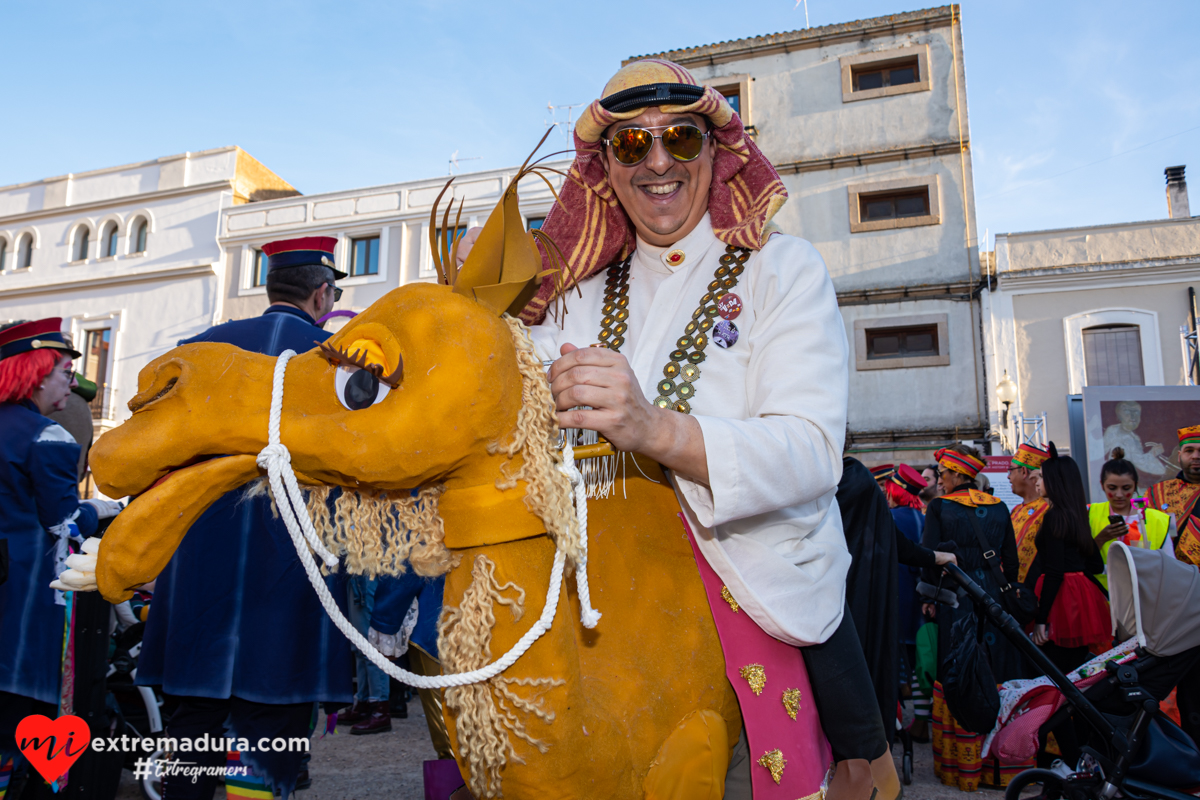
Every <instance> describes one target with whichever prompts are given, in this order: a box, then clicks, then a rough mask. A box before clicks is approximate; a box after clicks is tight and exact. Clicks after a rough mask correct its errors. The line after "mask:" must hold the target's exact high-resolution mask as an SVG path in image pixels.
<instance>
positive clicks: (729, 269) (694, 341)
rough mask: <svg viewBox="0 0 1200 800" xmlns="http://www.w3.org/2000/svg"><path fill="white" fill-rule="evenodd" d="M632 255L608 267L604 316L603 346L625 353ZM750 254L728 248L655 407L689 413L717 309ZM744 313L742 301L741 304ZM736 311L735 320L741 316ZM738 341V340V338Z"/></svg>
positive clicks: (674, 356)
mask: <svg viewBox="0 0 1200 800" xmlns="http://www.w3.org/2000/svg"><path fill="white" fill-rule="evenodd" d="M632 258H633V256H632V255H631V256H629V257H628V258H626V259H625V260H624V261H620V262H618V263H616V264H613V265H611V266H610V267H609V268H608V274H607V277H606V278H605V284H604V285H605V293H604V307H603V308H602V309H601V312H602V313H603V314H604V316H603V318H602V319H601V320H600V343H599V346H600V347H607V348H608V349H610V350H615V351H617V352H620V350H621V345H623V344H624V343H625V335H624V334H625V331H626V330H628V328H629V326H628V324H627V322H626V320H628V319H629V264H630V261H631V259H632ZM749 258H750V251H749V250H747V249H746V248H744V247H734V246H733V245H728V246H727V247H726V248H725V255H723V256H721V261H720V266H718V267H717V269H716V271H715V272H714V274H713V280H712V282H711V283H709V284H708V291H707V292H706V293H705V294H704V296H703V297H701V298H700V305H699V306H698V307H697V308H696V310H695V311H693V312H692V319H691V322H689V323H688V324H687V325H685V326H684V328H683V336H681V337H679V339H678V340H677V341H676V342H675V347H676V349H675V350H672V351H671V354H670V355H669V356H668V359H669V360H668V361H667V365H666V366H665V367H663V376H664V377H663V380H661V381H659V382H658V397H656V398H654V405H656V406H658V407H659V408H672V409H674V410H675V411H678V412H679V413H681V414H690V413H691V411H692V407H691V404H689V403H688V400H690V399H691V398H692V397H694V396H695V394H696V386H695V384H696V381H698V380H699V379H700V364H701V363H703V362H704V359H705V358H706V357H707V356H706V355H705V353H704V349H705V348H706V347H708V344H709V331H710V329H711V328H712V327H713V325H715V324H716V322H715V320H716V318H717V317H718V316H721V311H720V309H718V307H717V304H718V303H719V302H720V301H721V298H723V297H725V295H727V294H729V292H730V290H732V289H733V288H734V287H735V286H737V282H738V277H739V276H740V275H741V274H742V273H743V272H745V271H746V261H747V260H748V259H749ZM737 309H738V310H739V311H740V309H741V304H740V300H739V301H738V304H737ZM736 316H737V313H736V312H735V313H734V314H733V316H731V317H730V319H732V318H733V317H736ZM734 341H736V337H735V338H734Z"/></svg>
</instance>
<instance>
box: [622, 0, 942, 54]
mask: <svg viewBox="0 0 1200 800" xmlns="http://www.w3.org/2000/svg"><path fill="white" fill-rule="evenodd" d="M955 17H958V18H960V19H961V11H960V9H959V7H958V5H957V4H953V5H948V6H938V7H937V8H927V9H924V10H921V11H906V12H904V13H902V14H889V15H887V16H885V17H872V18H871V19H859V20H854V21H853V22H841V23H838V24H837V25H822V26H821V27H818V28H805V29H804V30H798V31H787V32H786V33H768V34H766V35H763V36H752V37H750V38H747V39H733V40H731V41H728V42H717V43H716V44H705V45H700V46H699V47H685V48H683V49H681V50H668V51H666V52H664V53H650V54H647V55H644V56H632V57H630V58H627V59H625V60H624V61H622V62H621V65H622V66H624V65H625V64H628V63H630V62H631V61H637V60H639V59H642V58H665V59H668V60H670V61H674V62H675V63H676V64H682V65H683V66H702V65H706V64H717V63H720V62H723V61H736V60H738V59H741V58H747V57H749V56H761V55H767V54H770V53H779V52H783V53H786V52H790V51H791V50H798V49H800V48H803V47H819V46H821V45H825V44H830V43H832V42H837V41H846V40H852V39H861V38H863V37H864V36H876V35H879V34H882V33H901V32H904V31H911V30H921V29H923V28H930V27H934V26H937V25H945V24H948V23H950V22H951V21H952V20H953V19H954V18H955Z"/></svg>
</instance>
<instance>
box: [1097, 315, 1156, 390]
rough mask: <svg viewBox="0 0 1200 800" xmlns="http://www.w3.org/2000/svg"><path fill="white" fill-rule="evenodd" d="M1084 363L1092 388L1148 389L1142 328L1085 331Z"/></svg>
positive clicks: (1109, 328)
mask: <svg viewBox="0 0 1200 800" xmlns="http://www.w3.org/2000/svg"><path fill="white" fill-rule="evenodd" d="M1083 363H1084V371H1085V374H1086V376H1087V385H1088V386H1145V385H1146V375H1145V371H1144V370H1143V368H1142V335H1141V329H1140V328H1139V327H1138V326H1137V325H1101V326H1097V327H1094V328H1084V329H1083Z"/></svg>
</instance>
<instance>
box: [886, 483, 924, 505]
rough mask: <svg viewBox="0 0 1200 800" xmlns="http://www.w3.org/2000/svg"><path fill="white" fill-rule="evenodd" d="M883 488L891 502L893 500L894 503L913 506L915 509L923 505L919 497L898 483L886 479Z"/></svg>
mask: <svg viewBox="0 0 1200 800" xmlns="http://www.w3.org/2000/svg"><path fill="white" fill-rule="evenodd" d="M883 490H884V491H885V492H887V496H888V497H890V498H891V499H892V502H894V503H895V504H896V505H900V506H907V507H908V508H915V509H916V510H917V511H921V510H922V509H923V508H924V507H925V506H924V504H923V503H922V502H921V498H920V497H918V496H917V495H915V494H910V493H909V492H907V491H905V490H904V489H903V488H902V487H901V486H900V484H898V483H895V482H893V481H888V482H886V483H885V484H883Z"/></svg>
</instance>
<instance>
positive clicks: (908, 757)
mask: <svg viewBox="0 0 1200 800" xmlns="http://www.w3.org/2000/svg"><path fill="white" fill-rule="evenodd" d="M912 773H913V755H912V751H911V750H906V751H905V752H904V757H903V758H901V759H900V779H901V780H903V781H904V785H905V786H909V785H911V784H912Z"/></svg>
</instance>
